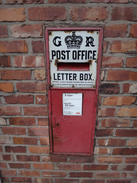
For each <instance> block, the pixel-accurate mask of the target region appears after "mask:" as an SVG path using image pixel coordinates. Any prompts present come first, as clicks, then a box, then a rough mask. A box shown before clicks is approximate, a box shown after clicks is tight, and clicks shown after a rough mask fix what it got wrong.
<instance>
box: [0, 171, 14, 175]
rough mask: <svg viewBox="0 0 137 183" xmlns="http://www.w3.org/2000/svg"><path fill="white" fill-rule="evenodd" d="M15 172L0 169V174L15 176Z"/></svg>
mask: <svg viewBox="0 0 137 183" xmlns="http://www.w3.org/2000/svg"><path fill="white" fill-rule="evenodd" d="M16 174H17V173H16V171H15V170H1V175H2V176H15V175H16Z"/></svg>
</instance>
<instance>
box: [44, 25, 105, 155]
mask: <svg viewBox="0 0 137 183" xmlns="http://www.w3.org/2000/svg"><path fill="white" fill-rule="evenodd" d="M55 30H56V31H60V30H64V31H65V30H66V31H69V30H70V31H71V30H81V31H82V30H87V31H88V30H90V31H94V30H95V31H99V47H98V60H97V79H96V88H81V89H80V88H75V89H73V88H50V66H49V46H48V42H49V40H48V39H49V38H48V31H55ZM45 33H46V60H47V76H48V99H49V103H48V107H49V132H50V147H51V153H53V154H71V155H91V154H93V144H94V130H95V121H96V108H97V97H98V88H99V79H100V64H101V50H102V38H103V30H102V29H101V28H47V29H46V32H45ZM79 67H80V66H79ZM62 68H65V66H64V65H63V66H62V65H61V66H60V65H59V69H62ZM74 68H75V66H74V67H73V66H72V67H70V68H69V69H70V70H71V69H72V70H73V69H74ZM63 93H82V94H83V111H82V116H63V109H62V95H63Z"/></svg>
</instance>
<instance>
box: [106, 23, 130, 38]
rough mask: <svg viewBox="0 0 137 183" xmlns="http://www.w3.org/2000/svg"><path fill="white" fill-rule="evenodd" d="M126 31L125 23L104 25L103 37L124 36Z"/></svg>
mask: <svg viewBox="0 0 137 183" xmlns="http://www.w3.org/2000/svg"><path fill="white" fill-rule="evenodd" d="M126 33H127V25H126V24H117V25H111V26H107V27H105V31H104V36H105V37H125V36H126Z"/></svg>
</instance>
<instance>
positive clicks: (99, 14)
mask: <svg viewBox="0 0 137 183" xmlns="http://www.w3.org/2000/svg"><path fill="white" fill-rule="evenodd" d="M69 14H70V17H71V19H72V20H73V21H77V20H78V21H85V20H90V21H101V20H106V19H107V18H108V12H107V10H106V8H104V7H93V8H87V7H70V11H69Z"/></svg>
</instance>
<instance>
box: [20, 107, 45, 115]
mask: <svg viewBox="0 0 137 183" xmlns="http://www.w3.org/2000/svg"><path fill="white" fill-rule="evenodd" d="M24 114H25V115H30V116H33V115H34V116H47V107H24Z"/></svg>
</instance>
